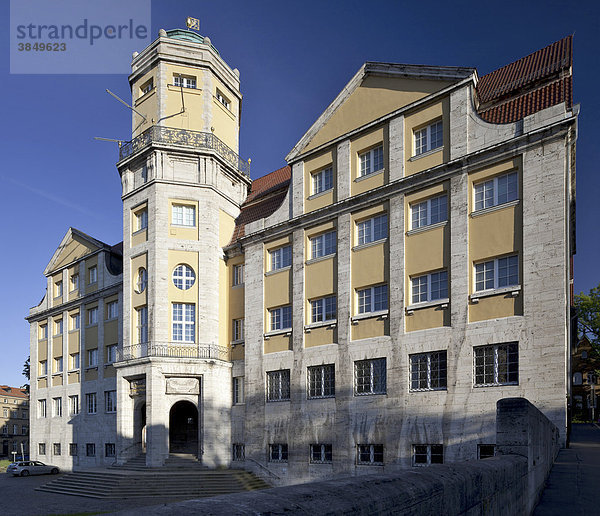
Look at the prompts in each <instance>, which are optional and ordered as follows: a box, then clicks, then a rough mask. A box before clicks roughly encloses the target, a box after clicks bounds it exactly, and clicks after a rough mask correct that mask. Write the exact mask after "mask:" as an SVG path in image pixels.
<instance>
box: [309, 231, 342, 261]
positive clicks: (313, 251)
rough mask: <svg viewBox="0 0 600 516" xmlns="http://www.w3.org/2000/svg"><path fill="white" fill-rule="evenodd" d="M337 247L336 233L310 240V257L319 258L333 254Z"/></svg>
mask: <svg viewBox="0 0 600 516" xmlns="http://www.w3.org/2000/svg"><path fill="white" fill-rule="evenodd" d="M336 247H337V232H336V231H330V232H329V233H324V234H322V235H319V236H316V237H313V238H311V239H310V257H311V258H321V257H322V256H329V255H332V254H335V252H336Z"/></svg>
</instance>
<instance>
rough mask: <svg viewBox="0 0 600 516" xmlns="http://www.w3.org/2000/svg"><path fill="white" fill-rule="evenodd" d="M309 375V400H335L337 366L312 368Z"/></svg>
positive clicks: (308, 371) (329, 365)
mask: <svg viewBox="0 0 600 516" xmlns="http://www.w3.org/2000/svg"><path fill="white" fill-rule="evenodd" d="M307 374H308V379H307V380H308V381H307V384H308V398H309V399H315V398H333V397H334V396H335V365H334V364H325V365H319V366H311V367H309V368H308V369H307Z"/></svg>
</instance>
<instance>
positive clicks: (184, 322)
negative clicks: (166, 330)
mask: <svg viewBox="0 0 600 516" xmlns="http://www.w3.org/2000/svg"><path fill="white" fill-rule="evenodd" d="M173 340H174V341H181V342H196V305H195V304H193V303H173Z"/></svg>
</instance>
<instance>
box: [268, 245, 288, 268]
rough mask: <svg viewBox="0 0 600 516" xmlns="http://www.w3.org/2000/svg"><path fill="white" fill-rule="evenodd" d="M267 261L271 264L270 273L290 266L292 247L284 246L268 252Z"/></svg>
mask: <svg viewBox="0 0 600 516" xmlns="http://www.w3.org/2000/svg"><path fill="white" fill-rule="evenodd" d="M269 261H270V263H271V269H270V270H272V271H275V270H277V269H283V268H285V267H289V266H290V265H292V246H291V245H286V246H284V247H280V248H279V249H275V250H273V251H269Z"/></svg>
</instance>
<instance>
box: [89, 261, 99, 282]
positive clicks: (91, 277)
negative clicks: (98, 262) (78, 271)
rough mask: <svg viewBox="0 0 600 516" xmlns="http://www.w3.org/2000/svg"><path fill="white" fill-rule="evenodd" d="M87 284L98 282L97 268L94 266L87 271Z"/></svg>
mask: <svg viewBox="0 0 600 516" xmlns="http://www.w3.org/2000/svg"><path fill="white" fill-rule="evenodd" d="M88 280H89V281H88V283H90V284H92V283H96V282H97V281H98V268H97V267H96V266H95V265H94V266H93V267H90V268H89V269H88Z"/></svg>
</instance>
